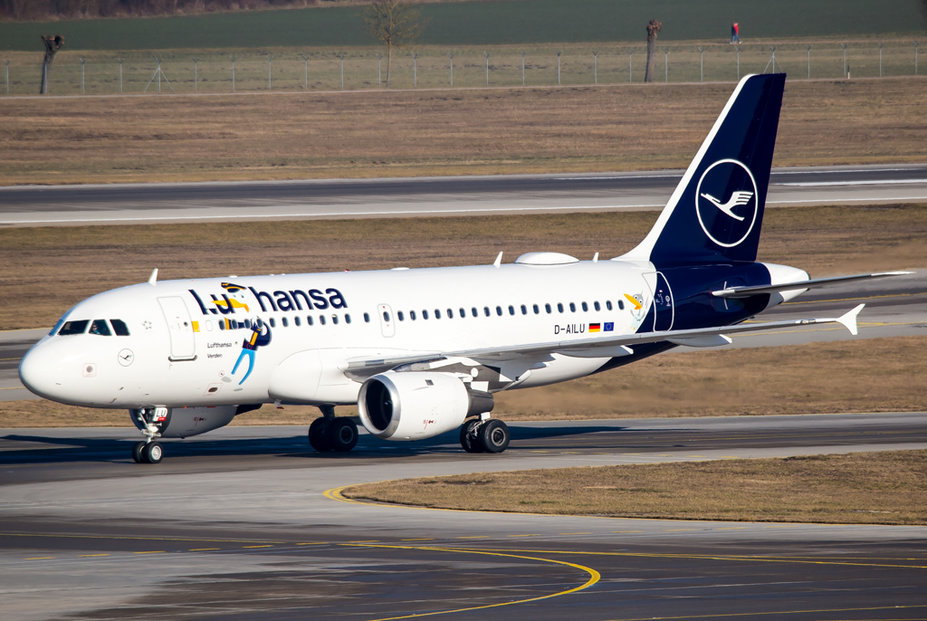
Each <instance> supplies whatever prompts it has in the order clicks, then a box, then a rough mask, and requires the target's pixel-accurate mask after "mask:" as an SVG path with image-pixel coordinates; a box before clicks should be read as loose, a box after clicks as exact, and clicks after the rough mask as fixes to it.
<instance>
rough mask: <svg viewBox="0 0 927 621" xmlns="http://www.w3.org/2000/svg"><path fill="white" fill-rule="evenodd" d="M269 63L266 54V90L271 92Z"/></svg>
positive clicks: (268, 56)
mask: <svg viewBox="0 0 927 621" xmlns="http://www.w3.org/2000/svg"><path fill="white" fill-rule="evenodd" d="M270 63H271V60H270V54H268V55H267V90H273V87H272V86H271V83H270V75H271V71H270Z"/></svg>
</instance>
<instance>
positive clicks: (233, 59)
mask: <svg viewBox="0 0 927 621" xmlns="http://www.w3.org/2000/svg"><path fill="white" fill-rule="evenodd" d="M232 92H233V93H234V92H235V57H234V56H232Z"/></svg>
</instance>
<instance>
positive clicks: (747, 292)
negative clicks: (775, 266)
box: [711, 272, 914, 298]
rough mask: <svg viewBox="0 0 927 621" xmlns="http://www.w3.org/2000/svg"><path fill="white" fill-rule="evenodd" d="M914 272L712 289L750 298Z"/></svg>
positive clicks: (728, 295) (723, 295)
mask: <svg viewBox="0 0 927 621" xmlns="http://www.w3.org/2000/svg"><path fill="white" fill-rule="evenodd" d="M913 273H914V272H877V273H875V274H854V275H853V276H835V277H833V278H815V279H813V280H798V281H795V282H787V283H779V284H775V285H757V286H755V287H749V286H748V287H727V288H726V289H718V290H717V291H712V292H711V295H713V296H715V297H717V298H748V297H750V296H752V295H760V294H763V293H778V292H780V291H796V290H798V289H815V288H818V287H829V286H832V285H842V284H844V283H849V282H857V281H860V280H875V279H876V278H888V277H890V276H905V275H907V274H913Z"/></svg>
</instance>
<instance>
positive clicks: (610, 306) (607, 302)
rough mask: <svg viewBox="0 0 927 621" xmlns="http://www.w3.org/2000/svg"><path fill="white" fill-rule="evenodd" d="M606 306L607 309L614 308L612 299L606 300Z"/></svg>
mask: <svg viewBox="0 0 927 621" xmlns="http://www.w3.org/2000/svg"><path fill="white" fill-rule="evenodd" d="M605 308H606V309H607V310H612V301H611V300H605Z"/></svg>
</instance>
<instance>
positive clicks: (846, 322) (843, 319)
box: [837, 304, 866, 336]
mask: <svg viewBox="0 0 927 621" xmlns="http://www.w3.org/2000/svg"><path fill="white" fill-rule="evenodd" d="M865 306H866V305H865V304H860V305H859V306H857V307H856V308H854V309H853V310H851V311H850V312H848V313H845V314H843V315H841V316H840V317H838V318H837V323H839V324H841V325H842V326H843V327H845V328H846V329H847V330H849V331H850V334H852V335H853V336H856V335H857V334H859V326H857V325H856V318H857V317H859V313H860V311H862V310H863V308H865Z"/></svg>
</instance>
